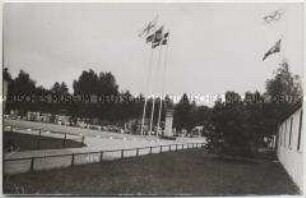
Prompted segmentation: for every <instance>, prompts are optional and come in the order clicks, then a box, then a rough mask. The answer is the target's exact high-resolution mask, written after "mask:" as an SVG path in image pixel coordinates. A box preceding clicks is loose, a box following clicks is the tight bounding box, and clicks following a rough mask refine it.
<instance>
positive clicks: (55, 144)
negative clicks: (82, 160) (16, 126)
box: [3, 132, 85, 152]
mask: <svg viewBox="0 0 306 198" xmlns="http://www.w3.org/2000/svg"><path fill="white" fill-rule="evenodd" d="M11 146H13V147H15V148H18V151H28V150H38V149H60V148H79V147H83V146H85V144H82V143H80V142H76V141H73V140H69V139H67V140H66V142H65V144H64V142H63V139H57V138H52V137H44V136H37V135H29V134H21V133H13V132H4V133H3V149H4V152H6V151H7V150H8V149H10V147H11Z"/></svg>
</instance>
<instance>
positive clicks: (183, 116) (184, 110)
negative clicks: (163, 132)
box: [173, 94, 193, 132]
mask: <svg viewBox="0 0 306 198" xmlns="http://www.w3.org/2000/svg"><path fill="white" fill-rule="evenodd" d="M191 110H192V106H191V104H190V102H189V99H188V96H187V94H184V95H183V96H182V98H181V100H180V101H179V103H178V104H177V105H175V108H174V115H173V117H174V120H173V125H174V127H176V129H177V130H181V129H186V130H187V131H188V132H190V130H191V129H192V128H193V126H192V124H191V121H192V117H191Z"/></svg>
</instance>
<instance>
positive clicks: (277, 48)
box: [262, 39, 282, 61]
mask: <svg viewBox="0 0 306 198" xmlns="http://www.w3.org/2000/svg"><path fill="white" fill-rule="evenodd" d="M281 41H282V39H279V40H278V41H277V42H276V43H275V45H274V46H273V47H271V48H270V49H269V51H268V52H266V53H265V55H264V57H263V58H262V61H264V60H265V59H266V58H268V56H270V55H272V54H275V53H277V52H280V48H281Z"/></svg>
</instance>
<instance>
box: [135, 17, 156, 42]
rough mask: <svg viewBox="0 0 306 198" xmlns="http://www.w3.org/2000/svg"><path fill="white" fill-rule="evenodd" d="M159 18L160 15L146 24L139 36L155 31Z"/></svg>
mask: <svg viewBox="0 0 306 198" xmlns="http://www.w3.org/2000/svg"><path fill="white" fill-rule="evenodd" d="M157 19H158V15H157V16H156V17H155V19H153V20H152V21H150V22H149V23H148V25H146V26H145V28H144V29H143V30H142V31H141V32H140V33H139V34H138V36H139V37H142V36H143V35H148V34H150V33H151V31H153V30H154V29H155V28H156V26H157Z"/></svg>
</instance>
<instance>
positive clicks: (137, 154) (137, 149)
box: [136, 148, 139, 157]
mask: <svg viewBox="0 0 306 198" xmlns="http://www.w3.org/2000/svg"><path fill="white" fill-rule="evenodd" d="M138 156H139V148H136V157H138Z"/></svg>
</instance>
